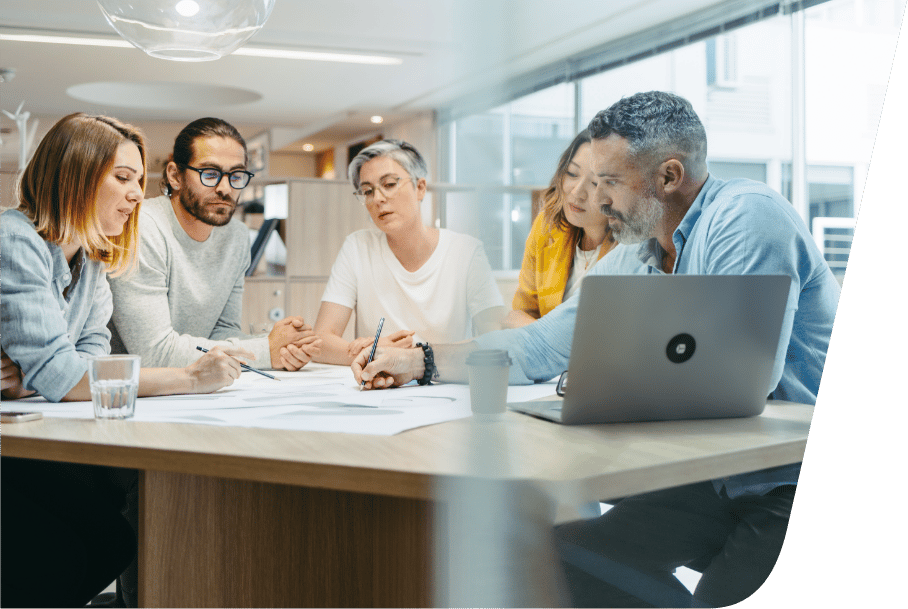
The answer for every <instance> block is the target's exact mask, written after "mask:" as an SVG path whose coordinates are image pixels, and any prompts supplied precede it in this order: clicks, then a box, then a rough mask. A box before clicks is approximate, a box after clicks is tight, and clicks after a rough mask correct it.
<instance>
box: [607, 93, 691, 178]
mask: <svg viewBox="0 0 908 609" xmlns="http://www.w3.org/2000/svg"><path fill="white" fill-rule="evenodd" d="M589 131H590V135H591V136H592V137H593V139H597V140H598V139H605V138H607V137H608V136H610V135H612V134H613V133H614V134H617V135H619V136H621V137H623V138H624V139H626V140H627V141H628V149H629V151H630V154H631V156H632V157H635V158H636V159H638V160H640V161H644V162H651V161H653V160H654V158H655V157H664V156H665V155H666V154H676V155H680V156H681V157H683V158H681V159H679V160H680V161H681V162H682V163H683V164H684V166H685V167H686V168H687V169H688V170H691V169H694V168H696V167H698V166H704V167H705V163H706V130H705V129H704V128H703V123H701V122H700V117H699V116H697V113H696V112H694V108H693V106H692V105H691V103H690V102H689V101H687V100H686V99H684V98H683V97H681V96H679V95H675V94H673V93H666V92H664V91H649V92H648V93H637V94H635V95H631V96H630V97H624V98H622V99H620V100H618V101H617V102H615V103H614V104H612V105H611V106H609V107H608V108H606V109H605V110H602V111H601V112H599V113H598V114H597V115H596V116H595V117H593V120H592V121H590V125H589ZM660 162H661V159H660Z"/></svg>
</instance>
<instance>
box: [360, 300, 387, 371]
mask: <svg viewBox="0 0 908 609" xmlns="http://www.w3.org/2000/svg"><path fill="white" fill-rule="evenodd" d="M383 325H385V318H384V317H382V318H381V319H379V320H378V330H376V331H375V340H374V341H372V351H371V352H370V353H369V359H368V360H366V365H367V366H368V365H369V362H371V361H372V358H373V357H375V348H376V347H377V346H378V337H379V336H381V327H382V326H383ZM365 385H366V381H363V382H362V383H360V387H365Z"/></svg>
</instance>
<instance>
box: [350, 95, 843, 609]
mask: <svg viewBox="0 0 908 609" xmlns="http://www.w3.org/2000/svg"><path fill="white" fill-rule="evenodd" d="M589 131H590V135H591V136H592V153H593V154H592V157H593V160H592V169H593V173H595V174H596V176H597V179H598V183H597V187H596V192H595V195H594V200H595V203H596V204H598V205H599V206H600V209H601V210H602V213H604V214H606V215H607V216H609V218H610V222H609V226H610V227H611V230H612V234H613V235H614V236H615V238H616V239H617V240H618V241H619V245H618V246H617V247H615V249H613V250H612V251H611V252H609V254H607V255H606V256H605V257H604V258H602V260H600V261H599V263H597V265H596V266H595V267H593V269H591V270H590V272H589V275H615V274H627V273H646V274H688V275H787V276H789V277H790V278H791V282H792V287H791V289H790V291H789V297H788V303H787V305H786V311H785V316H784V320H783V324H782V333H781V337H780V340H779V350H778V352H777V354H776V358H775V366H774V368H773V375H772V380H771V384H770V386H768V387H767V388H766V393H767V394H768V396H769V398H770V399H778V400H788V401H792V402H799V403H804V404H814V403H815V402H816V397H817V393H818V391H819V385H820V377H821V375H822V372H823V364H824V362H825V360H826V351H827V348H828V346H829V338H830V335H831V333H832V322H833V319H834V317H835V310H836V306H837V305H838V297H839V285H838V282H837V281H836V280H835V278H834V277H833V275H832V272H831V271H830V269H829V266H828V265H827V264H826V261H825V260H824V258H823V256H822V254H821V253H820V252H819V250H818V249H817V247H816V245H815V243H814V240H813V238H812V236H811V235H810V232H809V231H808V229H807V226H806V225H805V224H804V221H803V220H802V219H801V217H800V216H798V214H797V213H796V212H795V211H794V208H793V207H792V206H791V204H789V202H788V201H786V200H785V199H784V198H783V197H782V196H780V195H779V194H778V193H777V192H775V191H773V190H772V189H770V188H768V187H767V186H766V185H765V184H762V183H760V182H754V181H751V180H740V179H739V180H729V181H723V180H719V179H717V178H714V177H712V176H710V175H709V172H708V170H707V164H706V150H707V148H706V132H705V130H704V128H703V124H702V123H701V122H700V119H699V117H698V116H697V114H696V112H694V110H693V107H692V106H691V104H690V103H689V102H688V101H687V100H685V99H683V98H681V97H679V96H677V95H674V94H671V93H664V92H659V91H651V92H649V93H638V94H636V95H633V96H631V97H628V98H624V99H621V100H620V101H618V102H616V103H615V104H613V105H612V106H610V107H609V108H607V109H606V110H603V111H602V112H600V113H599V114H597V115H596V117H595V118H594V119H593V120H592V122H591V123H590V125H589ZM582 289H583V288H581V290H582ZM577 302H578V298H577V295H576V294H575V295H574V297H572V298H570V299H569V300H567V301H566V302H564V303H562V304H561V305H560V306H559V307H557V308H556V309H555V310H553V311H551V312H550V313H549V314H548V315H546V316H544V317H543V318H541V319H540V320H538V321H536V322H534V323H532V324H530V325H528V326H525V327H523V328H518V329H514V330H503V331H499V332H491V333H489V334H485V335H483V336H480V337H478V338H476V339H475V340H473V341H472V342H471V343H468V344H465V345H433V346H432V348H430V349H429V350H428V353H429V354H431V353H432V351H433V349H434V363H433V361H432V358H431V357H426V358H425V359H424V358H423V350H400V349H391V348H388V349H379V351H378V353H377V355H376V357H375V359H374V361H373V362H372V363H370V364H368V365H366V358H365V356H360V357H359V358H357V360H356V361H354V363H353V366H352V368H353V372H354V375H356V377H357V379H361V380H364V381H365V383H366V387H367V388H383V387H391V386H397V385H400V384H403V383H406V382H409V381H410V380H412V379H430V378H440V379H443V380H448V381H454V382H466V381H467V373H466V369H465V368H466V367H465V365H464V361H465V358H466V355H467V354H468V353H469V352H470V351H472V350H473V349H477V348H480V349H507V350H508V352H509V355H510V357H511V359H512V360H513V361H514V362H515V365H513V366H511V369H510V372H511V378H510V381H511V383H512V384H515V383H520V382H523V383H527V382H531V381H535V380H547V379H550V378H553V377H554V376H556V375H558V374H559V373H561V371H563V370H565V369H566V368H567V364H568V358H569V356H570V348H571V343H572V340H573V328H574V320H575V318H576V313H577ZM664 306H665V307H666V308H668V307H671V306H672V303H671V302H666V303H664ZM608 347H609V346H608V345H603V348H604V349H607V348H608ZM414 351H415V353H413V352H414ZM653 382H659V379H653ZM799 472H800V464H794V465H789V466H783V467H776V468H771V469H765V470H760V471H755V472H749V473H746V474H741V475H737V476H730V477H727V478H723V479H719V480H706V481H703V482H700V483H697V484H689V485H685V486H678V487H675V488H672V489H668V490H663V491H656V492H653V493H647V494H644V495H638V496H634V497H628V498H626V499H623V500H621V501H620V502H618V503H617V504H616V505H615V506H614V507H613V508H611V509H610V510H609V511H608V512H606V513H605V514H604V515H603V516H601V517H600V518H595V519H591V520H583V521H577V522H571V523H567V524H564V525H561V526H559V527H557V529H556V533H557V536H558V538H559V540H560V544H561V545H560V547H561V549H562V560H563V566H564V569H565V575H566V580H567V583H568V587H569V590H570V593H571V598H572V605H573V606H578V607H586V606H590V607H632V606H652V605H651V604H650V603H655V604H657V605H658V606H679V604H681V603H690V602H691V600H693V602H694V603H695V604H702V605H704V606H710V607H721V606H726V605H731V604H734V603H737V602H739V601H741V600H743V599H745V598H747V597H748V596H750V595H751V594H752V593H753V592H754V591H756V590H757V589H758V588H759V587H760V586H761V585H762V584H763V582H764V581H765V580H766V578H767V576H768V575H769V573H770V572H771V571H772V569H773V567H774V565H775V562H776V559H777V558H778V555H779V552H780V550H781V548H782V542H783V541H784V539H785V533H786V530H787V527H788V519H789V515H790V513H791V505H792V501H793V498H794V493H795V489H796V486H797V482H798V474H799ZM584 551H586V552H584ZM585 553H586V554H587V555H588V554H590V553H592V554H594V555H599V556H600V558H601V560H598V561H591V560H585V559H578V558H577V557H578V556H581V557H582V556H583V555H584V554H585ZM603 565H606V566H603ZM609 565H610V566H609ZM680 566H688V567H690V568H692V569H696V570H698V571H700V572H701V573H702V576H701V578H700V581H699V583H698V585H697V588H696V591H695V593H694V597H693V599H690V596H689V594H688V592H687V589H686V588H685V587H684V586H683V585H682V584H681V583H680V582H679V581H678V580H677V579H676V578H675V577H674V570H675V569H676V568H677V567H680ZM628 568H630V570H628ZM590 572H593V573H596V574H597V575H598V576H599V577H593V576H592V575H590V574H589V573H590ZM628 572H630V573H633V574H635V576H634V577H631V578H627V577H626V576H623V575H618V574H619V573H621V574H626V573H628ZM600 577H604V578H605V579H608V580H610V581H608V582H606V581H602V580H601V579H600ZM629 580H633V581H630V582H629ZM685 596H686V597H687V598H686V600H685Z"/></svg>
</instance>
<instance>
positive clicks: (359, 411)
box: [2, 364, 555, 435]
mask: <svg viewBox="0 0 908 609" xmlns="http://www.w3.org/2000/svg"><path fill="white" fill-rule="evenodd" d="M269 374H273V375H274V376H276V377H278V378H280V379H281V380H280V381H275V380H272V379H269V378H265V377H263V376H261V375H258V374H255V373H253V372H244V373H243V374H242V375H241V376H240V378H239V379H238V380H237V381H236V382H235V383H234V384H233V385H231V386H230V387H226V388H224V389H221V390H220V391H217V392H215V393H210V394H202V395H177V396H166V397H154V398H139V399H138V400H137V401H136V413H135V416H134V417H133V418H132V419H131V420H132V421H159V422H173V423H196V424H206V425H228V426H237V427H265V428H272V429H291V430H300V431H328V432H341V433H360V434H371V435H394V434H397V433H400V432H402V431H406V430H408V429H415V428H417V427H422V426H424V425H434V424H436V423H443V422H445V421H453V420H455V419H462V418H465V417H468V416H471V411H470V393H469V387H468V386H467V385H455V384H444V383H442V384H434V385H429V386H423V387H421V386H419V385H412V386H406V387H400V388H397V389H392V390H379V391H360V389H359V386H358V385H357V383H356V381H355V379H354V378H353V373H352V372H351V370H350V369H349V368H347V367H345V366H328V365H324V364H309V365H307V366H306V367H305V368H303V369H302V370H300V371H298V372H286V371H277V372H273V373H269ZM554 392H555V391H554V385H553V384H551V383H545V384H539V385H529V386H520V387H509V389H508V401H509V402H516V401H524V400H530V399H533V398H536V397H542V396H546V395H551V394H554ZM2 409H3V410H6V411H9V410H40V411H42V412H43V413H44V416H46V417H70V418H83V419H90V418H93V416H94V415H93V412H92V407H91V402H66V403H60V404H52V403H49V402H46V401H44V400H43V399H41V398H28V399H26V400H18V401H16V402H4V403H3V405H2Z"/></svg>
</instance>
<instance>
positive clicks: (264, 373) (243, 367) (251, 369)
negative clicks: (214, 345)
mask: <svg viewBox="0 0 908 609" xmlns="http://www.w3.org/2000/svg"><path fill="white" fill-rule="evenodd" d="M196 349H198V350H199V351H201V352H202V353H208V349H206V348H205V347H196ZM240 367H241V368H242V369H243V370H249V371H251V372H258V373H259V374H261V375H262V376H267V377H268V378H270V379H273V380H275V381H279V380H281V379H279V378H277V377H276V376H271V375H270V374H268V373H267V372H262V371H261V370H259V369H257V368H253V367H252V366H247V365H246V364H244V363H242V362H240Z"/></svg>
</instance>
